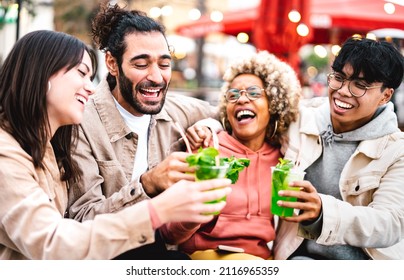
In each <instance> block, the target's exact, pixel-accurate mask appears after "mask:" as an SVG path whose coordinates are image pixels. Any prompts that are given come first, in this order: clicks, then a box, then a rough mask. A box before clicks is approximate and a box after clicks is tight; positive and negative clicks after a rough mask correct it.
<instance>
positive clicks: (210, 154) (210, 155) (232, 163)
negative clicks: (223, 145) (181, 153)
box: [185, 147, 250, 184]
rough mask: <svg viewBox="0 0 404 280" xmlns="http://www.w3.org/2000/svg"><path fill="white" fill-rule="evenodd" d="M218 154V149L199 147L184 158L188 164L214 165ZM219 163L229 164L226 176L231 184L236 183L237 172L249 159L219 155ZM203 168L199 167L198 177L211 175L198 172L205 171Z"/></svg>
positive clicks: (248, 162)
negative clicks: (195, 151)
mask: <svg viewBox="0 0 404 280" xmlns="http://www.w3.org/2000/svg"><path fill="white" fill-rule="evenodd" d="M217 156H219V151H218V150H217V149H215V148H213V147H208V148H204V149H203V148H202V147H201V148H199V149H198V151H197V153H195V154H192V155H189V156H188V157H187V158H186V159H185V160H186V162H188V164H189V165H190V166H196V165H198V166H201V167H204V166H215V165H216V157H217ZM219 163H220V165H229V168H228V171H227V173H226V178H228V179H230V180H231V182H232V184H234V183H236V182H237V180H238V177H239V173H240V172H241V171H242V170H243V169H244V168H245V167H248V166H249V164H250V160H249V159H247V158H236V157H234V156H231V157H230V158H226V157H221V158H219ZM203 170H204V169H203V168H200V169H199V171H198V172H199V173H198V177H200V176H203V177H204V178H208V177H211V176H210V175H209V174H205V175H206V176H205V175H202V174H200V173H202V172H207V171H203Z"/></svg>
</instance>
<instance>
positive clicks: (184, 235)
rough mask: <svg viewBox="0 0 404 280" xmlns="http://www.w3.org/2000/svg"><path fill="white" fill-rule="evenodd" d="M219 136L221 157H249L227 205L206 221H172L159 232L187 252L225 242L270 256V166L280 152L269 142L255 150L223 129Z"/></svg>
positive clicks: (256, 253)
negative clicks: (212, 218)
mask: <svg viewBox="0 0 404 280" xmlns="http://www.w3.org/2000/svg"><path fill="white" fill-rule="evenodd" d="M218 136H219V143H220V155H221V156H223V157H230V156H232V155H234V156H235V157H237V158H248V159H250V166H249V167H247V168H246V169H244V170H243V171H242V172H240V176H239V179H238V181H237V183H236V184H234V185H232V187H233V191H232V193H231V194H230V195H229V196H228V197H227V205H226V207H225V208H224V209H223V210H222V212H221V213H220V215H218V216H217V217H216V218H215V219H214V220H212V221H211V222H209V223H207V224H202V225H201V224H191V223H171V224H168V225H166V226H164V227H163V228H162V229H161V231H162V233H163V236H164V238H165V239H166V242H168V243H171V244H179V249H180V250H182V251H184V252H186V253H188V254H192V253H193V252H195V251H197V250H206V249H215V248H217V246H218V245H228V246H235V247H240V248H243V249H244V251H245V252H246V253H248V254H252V255H255V256H259V257H261V258H264V259H267V258H269V257H270V255H271V251H270V250H269V248H268V246H267V243H268V242H270V241H272V240H274V239H275V230H274V226H273V215H272V214H271V211H270V205H271V166H275V165H276V164H277V162H278V158H279V157H281V153H280V151H279V149H277V148H274V147H272V146H271V145H269V144H268V143H264V145H263V146H262V147H261V149H260V150H258V151H257V152H254V151H252V150H250V149H249V148H247V147H245V146H244V145H242V144H241V143H240V142H239V141H237V140H236V139H234V138H233V137H231V136H230V135H229V134H228V133H227V132H225V131H222V132H220V133H219V135H218Z"/></svg>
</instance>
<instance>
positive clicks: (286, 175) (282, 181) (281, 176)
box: [271, 167, 306, 217]
mask: <svg viewBox="0 0 404 280" xmlns="http://www.w3.org/2000/svg"><path fill="white" fill-rule="evenodd" d="M271 171H272V204H271V212H272V214H274V215H278V216H281V217H291V216H293V210H294V209H293V208H289V207H282V206H279V205H278V204H277V203H278V201H279V200H283V201H290V202H296V201H297V198H296V197H285V196H279V195H278V192H279V191H280V190H294V191H300V188H299V187H291V186H289V183H291V182H294V181H301V180H303V179H304V175H305V174H306V173H305V172H304V171H301V170H298V169H290V170H283V169H278V168H276V167H271Z"/></svg>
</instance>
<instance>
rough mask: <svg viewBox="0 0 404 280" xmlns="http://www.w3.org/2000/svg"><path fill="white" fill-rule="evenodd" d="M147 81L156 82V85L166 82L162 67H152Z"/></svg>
mask: <svg viewBox="0 0 404 280" xmlns="http://www.w3.org/2000/svg"><path fill="white" fill-rule="evenodd" d="M147 79H148V80H149V81H152V82H155V83H156V84H160V83H162V82H163V81H164V79H163V75H162V74H161V69H160V67H158V65H151V66H150V68H149V73H148V75H147Z"/></svg>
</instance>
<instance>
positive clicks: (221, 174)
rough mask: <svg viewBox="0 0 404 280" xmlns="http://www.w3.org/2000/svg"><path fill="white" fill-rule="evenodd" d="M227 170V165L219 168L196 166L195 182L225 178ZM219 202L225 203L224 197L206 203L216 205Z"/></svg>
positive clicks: (215, 213)
mask: <svg viewBox="0 0 404 280" xmlns="http://www.w3.org/2000/svg"><path fill="white" fill-rule="evenodd" d="M228 168H229V166H228V165H221V166H208V165H206V166H203V165H198V166H197V167H196V171H195V178H196V181H203V180H210V179H219V178H226V173H227V170H228ZM220 201H226V197H225V196H224V197H222V198H221V199H216V200H212V201H208V202H206V203H218V202H220ZM212 214H213V215H218V214H219V212H214V213H212Z"/></svg>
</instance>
